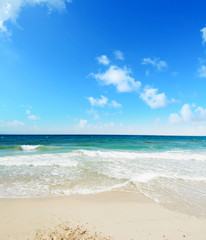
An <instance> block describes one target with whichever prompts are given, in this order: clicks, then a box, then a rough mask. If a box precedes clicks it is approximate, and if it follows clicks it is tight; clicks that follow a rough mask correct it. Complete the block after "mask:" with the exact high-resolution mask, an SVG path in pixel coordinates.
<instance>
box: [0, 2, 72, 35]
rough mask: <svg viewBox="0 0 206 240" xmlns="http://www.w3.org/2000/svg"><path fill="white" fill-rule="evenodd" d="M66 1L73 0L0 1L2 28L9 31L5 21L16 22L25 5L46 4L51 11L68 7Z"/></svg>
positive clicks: (0, 24)
mask: <svg viewBox="0 0 206 240" xmlns="http://www.w3.org/2000/svg"><path fill="white" fill-rule="evenodd" d="M66 2H71V0H1V1H0V30H1V31H2V32H7V31H8V30H7V27H6V25H5V23H6V22H7V21H10V22H13V23H16V20H17V18H18V16H19V14H20V12H21V10H22V8H23V7H25V6H29V5H30V6H34V5H37V4H38V5H39V4H45V5H46V6H47V7H48V9H49V11H51V10H52V9H57V10H63V9H65V7H66V5H65V4H66Z"/></svg>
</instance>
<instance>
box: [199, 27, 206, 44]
mask: <svg viewBox="0 0 206 240" xmlns="http://www.w3.org/2000/svg"><path fill="white" fill-rule="evenodd" d="M200 32H201V33H202V43H203V44H205V43H206V27H204V28H202V29H201V30H200Z"/></svg>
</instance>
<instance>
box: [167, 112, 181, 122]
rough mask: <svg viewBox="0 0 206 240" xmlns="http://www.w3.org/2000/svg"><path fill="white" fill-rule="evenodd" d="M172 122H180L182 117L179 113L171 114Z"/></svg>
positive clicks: (170, 120)
mask: <svg viewBox="0 0 206 240" xmlns="http://www.w3.org/2000/svg"><path fill="white" fill-rule="evenodd" d="M169 122H170V123H180V122H181V117H180V116H179V115H178V114H177V113H171V114H170V116H169Z"/></svg>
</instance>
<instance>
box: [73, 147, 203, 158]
mask: <svg viewBox="0 0 206 240" xmlns="http://www.w3.org/2000/svg"><path fill="white" fill-rule="evenodd" d="M76 152H77V153H79V154H81V155H85V156H88V157H97V158H98V157H99V159H101V158H104V159H106V158H107V159H108V160H109V159H125V160H127V159H130V160H132V159H166V160H195V161H206V152H204V153H193V152H191V151H184V150H182V151H164V152H130V151H88V150H82V149H80V150H76Z"/></svg>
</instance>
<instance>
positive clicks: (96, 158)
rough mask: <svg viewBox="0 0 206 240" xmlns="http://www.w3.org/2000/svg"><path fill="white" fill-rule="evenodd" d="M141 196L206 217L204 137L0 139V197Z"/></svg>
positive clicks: (53, 136)
mask: <svg viewBox="0 0 206 240" xmlns="http://www.w3.org/2000/svg"><path fill="white" fill-rule="evenodd" d="M104 191H122V192H141V193H143V194H144V195H145V196H147V197H149V198H151V199H153V200H154V201H156V202H159V203H161V204H163V205H165V206H167V207H169V208H172V209H177V210H180V211H184V212H187V213H189V214H194V215H198V216H203V217H205V216H206V137H173V136H111V135H110V136H102V135H101V136H97V135H84V136H80V135H78V136H77V135H41V136H40V135H38V136H37V135H35V136H34V135H33V136H32V135H31V136H29V135H26V136H23V135H22V136H20V135H18V136H17V135H0V197H1V198H34V197H35V198H36V197H55V196H67V195H71V194H92V193H98V192H104Z"/></svg>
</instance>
